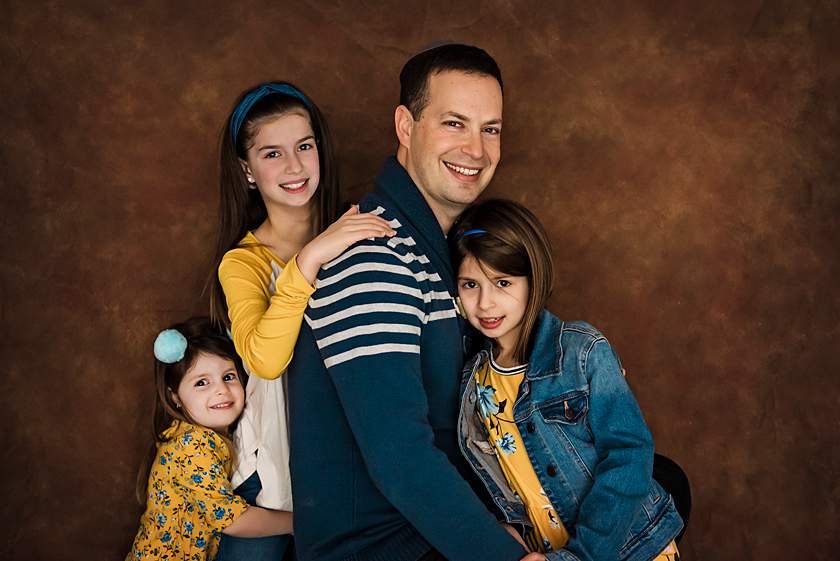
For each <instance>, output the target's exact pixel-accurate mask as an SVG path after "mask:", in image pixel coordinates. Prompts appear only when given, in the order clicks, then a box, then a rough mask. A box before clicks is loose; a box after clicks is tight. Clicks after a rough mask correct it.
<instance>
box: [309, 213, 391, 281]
mask: <svg viewBox="0 0 840 561" xmlns="http://www.w3.org/2000/svg"><path fill="white" fill-rule="evenodd" d="M394 234H396V232H395V231H394V229H393V228H391V226H390V225H389V224H388V221H386V220H385V219H383V218H380V217H379V216H376V215H375V214H370V213H369V212H359V207H358V206H357V205H353V206H351V207H350V210H348V211H347V212H345V213H344V214H342V215H341V217H339V219H338V220H336V221H335V222H333V223H332V224H330V227H329V228H327V229H326V230H324V231H323V232H321V233H320V234H319V235H318V236H317V237H316V238H315V239H314V240H312V241H311V242H309V243H308V244H306V245H305V246H304V248H303V249H301V250H300V253H298V256H297V264H298V268H299V269H300V272H301V273H302V274H303V276H304V277H305V278H306V280H308V281H309V282H310V283H312V282H314V281H315V277H316V276H317V274H318V270H319V269H320V268H321V265H323V264H324V263H326V262H328V261H331V260H333V259H335V258H336V257H338V256H339V255H341V253H342V252H343V251H344V250H345V249H347V248H348V247H350V246H351V245H353V244H354V243H356V242H358V241H360V240H364V239H367V238H379V237H382V236H393V235H394Z"/></svg>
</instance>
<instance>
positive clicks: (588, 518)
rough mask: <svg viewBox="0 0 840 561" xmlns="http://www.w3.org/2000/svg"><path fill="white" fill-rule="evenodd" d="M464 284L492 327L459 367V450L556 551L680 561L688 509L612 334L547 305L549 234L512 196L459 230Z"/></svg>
mask: <svg viewBox="0 0 840 561" xmlns="http://www.w3.org/2000/svg"><path fill="white" fill-rule="evenodd" d="M450 244H451V252H452V261H453V269H454V270H455V271H458V273H457V274H458V279H457V282H458V296H459V299H460V304H461V307H462V309H463V312H464V314H465V315H466V318H467V320H468V321H469V322H470V324H471V325H472V326H473V327H475V328H476V329H477V330H478V331H479V332H481V334H482V335H483V336H484V337H485V343H486V344H485V346H484V349H483V350H481V351H480V352H479V354H478V355H477V356H476V357H475V358H474V359H473V360H471V361H468V362H467V365H466V367H465V369H464V372H463V376H462V379H461V391H462V398H461V411H460V415H459V422H458V432H459V442H460V445H461V452H462V453H463V454H464V456H465V457H466V458H467V460H468V461H469V463H470V464H471V465H472V467H473V468H474V469H475V471H476V473H477V474H478V475H479V477H480V478H481V479H482V480H483V481H484V483H485V484H486V486H487V489H488V490H489V492H490V493H491V495H492V496H493V499H494V502H495V503H496V504H497V505H499V507H500V509H501V510H500V515H501V516H503V517H504V518H505V520H506V521H507V522H508V523H509V524H512V525H516V526H519V527H520V528H522V529H523V530H524V531H523V537H524V540H525V542H526V543H527V545H528V547H529V549H530V550H531V551H535V552H541V553H543V554H544V555H545V558H546V559H548V561H603V560H606V559H613V560H615V561H650V560H651V559H655V560H656V561H677V560H678V559H679V554H678V552H677V550H676V544H675V543H674V538H675V536H676V535H677V533H678V532H679V531H680V529H681V528H682V520H681V519H680V516H679V514H678V513H677V511H676V509H675V507H674V501H673V500H672V498H671V497H670V495H668V493H666V492H665V491H664V490H663V489H662V487H660V486H659V484H658V483H657V482H656V481H654V480H653V479H652V477H651V471H652V467H653V439H652V437H651V435H650V431H648V428H647V426H646V425H645V421H644V418H643V417H642V413H641V411H640V410H639V406H638V404H637V403H636V400H635V398H634V397H633V394H632V392H631V391H630V388H629V386H628V385H627V383H626V381H625V379H624V375H623V371H622V369H621V366H620V364H619V362H618V357H617V356H616V354H615V352H614V351H613V349H612V347H611V346H610V344H609V342H607V339H606V338H605V337H604V336H603V335H602V334H601V333H600V332H598V330H596V329H595V328H594V327H592V326H591V325H589V324H587V323H584V322H582V321H568V322H567V321H561V320H559V319H558V318H557V317H555V316H554V315H553V314H552V313H551V312H549V311H548V310H546V309H545V305H546V301H547V300H548V296H549V294H550V292H551V287H552V284H553V268H552V261H551V249H550V246H549V242H548V237H547V236H546V234H545V231H544V230H543V228H542V225H540V223H539V221H538V220H537V219H536V217H535V216H534V215H533V214H532V213H531V212H530V211H528V209H526V208H525V207H523V206H522V205H520V204H517V203H514V202H512V201H504V200H489V201H485V202H483V203H480V204H478V205H475V206H473V207H470V208H468V209H467V210H465V211H464V213H463V214H462V215H461V216H460V217H459V218H458V220H457V222H456V223H455V225H454V226H453V227H452V229H451V230H450Z"/></svg>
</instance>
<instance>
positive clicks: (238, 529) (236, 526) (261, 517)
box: [222, 506, 292, 538]
mask: <svg viewBox="0 0 840 561" xmlns="http://www.w3.org/2000/svg"><path fill="white" fill-rule="evenodd" d="M222 533H223V534H227V535H229V536H236V537H239V538H261V537H264V536H276V535H278V534H291V533H292V513H291V512H287V511H285V510H271V509H267V508H261V507H258V506H249V507H248V509H247V510H246V511H245V512H243V513H242V514H240V515H239V517H238V518H237V519H236V520H234V521H233V524H231V525H230V526H228V527H227V528H225V529H224V530H222Z"/></svg>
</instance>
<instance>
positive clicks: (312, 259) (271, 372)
mask: <svg viewBox="0 0 840 561" xmlns="http://www.w3.org/2000/svg"><path fill="white" fill-rule="evenodd" d="M393 233H394V231H393V230H392V229H391V227H390V226H389V225H388V223H387V222H386V221H385V220H383V219H382V218H379V217H378V216H375V215H373V214H369V213H364V214H359V211H358V208H357V207H352V208H351V209H350V210H348V211H347V212H346V213H344V215H343V216H342V217H341V218H339V219H338V220H337V221H336V222H335V223H334V224H332V225H331V226H330V227H329V228H327V229H326V230H325V231H324V232H323V233H322V234H321V235H319V236H318V237H316V238H315V239H313V240H312V241H311V242H309V243H308V244H307V245H306V246H305V247H304V248H303V249H302V250H301V252H300V254H299V255H298V256H296V257H293V258H292V259H290V260H289V262H288V263H287V264H286V267H285V268H284V269H283V271H282V272H281V273H280V274H279V275H277V278H276V279H275V280H274V283H273V286H269V285H270V284H271V280H270V278H266V272H265V266H266V265H265V263H263V262H262V261H261V259H260V258H259V257H258V256H257V255H255V254H254V253H252V252H251V251H249V250H247V249H243V248H238V249H235V250H232V251H230V252H228V253H227V254H226V255H225V256H224V258H223V259H222V263H221V264H220V265H219V282H220V284H221V285H222V290H223V291H224V293H225V299H226V300H227V305H228V316H229V318H230V321H231V334H232V335H233V342H234V345H235V346H236V351H237V353H239V355H240V356H241V357H242V360H243V361H244V362H245V365H246V366H247V367H248V370H249V371H251V372H252V373H254V374H255V375H257V376H259V377H260V378H266V379H269V380H272V379H275V378H277V377H279V376H280V374H282V373H283V371H284V370H285V369H286V367H287V366H288V365H289V362H290V361H291V359H292V353H293V351H294V347H295V343H296V342H297V337H298V333H299V332H300V323H301V321H302V320H303V313H304V311H305V310H306V306H307V304H308V302H309V297H310V296H311V295H312V293H313V292H314V290H315V289H314V288H313V286H312V282H313V281H314V279H315V275H316V274H317V273H318V270H319V269H320V267H321V265H322V264H323V263H325V262H327V261H330V260H332V259H334V258H335V257H337V256H338V255H339V254H341V252H343V251H344V250H345V249H347V248H348V247H349V246H351V245H352V244H354V243H356V242H357V241H359V240H361V239H365V238H370V237H380V236H389V235H392V234H393ZM272 289H273V293H272Z"/></svg>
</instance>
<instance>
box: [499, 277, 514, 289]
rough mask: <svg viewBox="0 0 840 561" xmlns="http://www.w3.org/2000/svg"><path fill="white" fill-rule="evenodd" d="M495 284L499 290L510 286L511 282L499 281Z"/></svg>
mask: <svg viewBox="0 0 840 561" xmlns="http://www.w3.org/2000/svg"><path fill="white" fill-rule="evenodd" d="M496 284H497V285H498V286H499V288H507V287H509V286H510V285H511V282H510V281H509V280H505V279H499V281H498V282H497V283H496Z"/></svg>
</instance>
